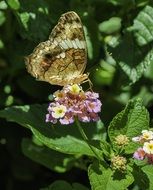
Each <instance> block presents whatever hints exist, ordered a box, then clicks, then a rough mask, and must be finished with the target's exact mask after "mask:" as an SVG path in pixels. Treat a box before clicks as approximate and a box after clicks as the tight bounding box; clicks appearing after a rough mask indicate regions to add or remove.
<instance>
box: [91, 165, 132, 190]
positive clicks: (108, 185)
mask: <svg viewBox="0 0 153 190" xmlns="http://www.w3.org/2000/svg"><path fill="white" fill-rule="evenodd" d="M88 175H89V180H90V184H91V187H92V190H102V189H105V190H125V189H126V188H127V187H128V186H129V185H130V184H132V183H133V176H132V174H131V173H127V174H124V173H120V174H115V173H113V171H112V170H111V169H110V168H106V167H103V166H102V165H99V164H97V163H94V164H92V165H91V166H90V167H89V170H88Z"/></svg>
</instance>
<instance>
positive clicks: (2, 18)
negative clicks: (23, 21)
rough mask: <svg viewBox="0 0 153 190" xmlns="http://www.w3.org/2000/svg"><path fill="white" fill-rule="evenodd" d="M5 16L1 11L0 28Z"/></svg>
mask: <svg viewBox="0 0 153 190" xmlns="http://www.w3.org/2000/svg"><path fill="white" fill-rule="evenodd" d="M5 20H6V18H5V14H4V12H3V11H0V26H1V25H2V24H3V23H4V22H5Z"/></svg>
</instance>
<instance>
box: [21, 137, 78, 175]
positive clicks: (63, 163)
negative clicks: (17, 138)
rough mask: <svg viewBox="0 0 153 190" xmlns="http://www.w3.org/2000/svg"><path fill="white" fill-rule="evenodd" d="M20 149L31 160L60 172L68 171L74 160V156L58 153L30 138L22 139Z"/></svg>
mask: <svg viewBox="0 0 153 190" xmlns="http://www.w3.org/2000/svg"><path fill="white" fill-rule="evenodd" d="M22 151H23V153H24V155H26V156H27V157H29V158H30V159H31V160H33V161H35V162H37V163H39V164H42V165H43V166H45V167H47V168H49V169H51V170H53V171H56V172H60V173H61V172H66V171H68V170H69V169H70V168H71V167H72V166H73V165H74V162H75V160H76V158H74V157H72V156H68V155H65V154H62V153H58V152H57V151H53V150H51V149H49V148H47V147H46V146H44V145H43V146H38V145H36V144H34V143H33V142H32V141H31V140H30V139H23V140H22ZM52 155H54V156H52Z"/></svg>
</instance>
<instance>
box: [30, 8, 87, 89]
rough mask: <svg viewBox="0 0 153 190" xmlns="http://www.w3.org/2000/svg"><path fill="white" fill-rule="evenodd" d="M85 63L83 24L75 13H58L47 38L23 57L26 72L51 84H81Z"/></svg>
mask: <svg viewBox="0 0 153 190" xmlns="http://www.w3.org/2000/svg"><path fill="white" fill-rule="evenodd" d="M86 63H87V45H86V41H85V35H84V30H83V25H82V22H81V20H80V17H79V16H78V15H77V13H75V12H73V11H70V12H67V13H64V14H63V15H61V17H60V19H59V21H58V23H57V25H56V26H55V27H54V28H53V30H52V32H51V34H50V36H49V39H48V40H47V41H45V42H41V43H40V44H39V45H38V46H37V47H36V48H35V49H34V50H33V53H32V54H31V55H29V56H27V57H26V67H27V70H28V72H29V73H30V74H31V75H32V76H34V77H35V78H36V79H38V80H41V81H46V82H49V83H50V84H53V85H60V86H66V85H68V84H75V83H76V84H81V83H82V82H83V81H85V80H88V74H83V73H84V70H85V68H86Z"/></svg>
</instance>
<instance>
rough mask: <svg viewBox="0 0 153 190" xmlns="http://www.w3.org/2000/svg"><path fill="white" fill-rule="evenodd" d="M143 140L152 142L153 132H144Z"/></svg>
mask: <svg viewBox="0 0 153 190" xmlns="http://www.w3.org/2000/svg"><path fill="white" fill-rule="evenodd" d="M142 138H143V139H145V140H151V139H153V132H152V131H148V130H143V131H142Z"/></svg>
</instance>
